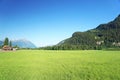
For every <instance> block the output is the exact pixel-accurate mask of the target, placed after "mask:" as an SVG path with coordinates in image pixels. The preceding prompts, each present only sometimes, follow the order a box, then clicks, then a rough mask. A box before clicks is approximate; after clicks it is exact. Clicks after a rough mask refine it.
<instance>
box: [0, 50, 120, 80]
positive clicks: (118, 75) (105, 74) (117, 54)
mask: <svg viewBox="0 0 120 80" xmlns="http://www.w3.org/2000/svg"><path fill="white" fill-rule="evenodd" d="M0 80H120V51H102V50H100V51H99V50H96V51H95V50H84V51H82V50H81V51H80V50H78V51H52V50H46V51H45V50H18V51H13V52H12V51H10V52H9V51H8V52H2V51H1V52H0Z"/></svg>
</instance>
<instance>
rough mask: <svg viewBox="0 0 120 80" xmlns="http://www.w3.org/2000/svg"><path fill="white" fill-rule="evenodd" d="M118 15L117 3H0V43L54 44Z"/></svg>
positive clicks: (92, 0) (32, 0) (93, 0)
mask: <svg viewBox="0 0 120 80" xmlns="http://www.w3.org/2000/svg"><path fill="white" fill-rule="evenodd" d="M118 14H120V0H0V40H3V39H4V38H5V37H9V38H10V39H12V40H14V39H27V40H30V41H32V42H33V43H34V44H35V45H37V46H47V45H53V44H57V43H58V42H59V41H61V40H64V39H66V38H69V37H71V35H72V33H74V32H76V31H86V30H88V29H92V28H95V27H97V26H98V25H99V24H101V23H107V22H109V21H111V20H113V19H114V18H115V17H117V16H118Z"/></svg>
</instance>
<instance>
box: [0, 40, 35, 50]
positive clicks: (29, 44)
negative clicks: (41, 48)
mask: <svg viewBox="0 0 120 80" xmlns="http://www.w3.org/2000/svg"><path fill="white" fill-rule="evenodd" d="M0 45H3V41H0ZM12 46H18V47H20V48H36V46H35V45H34V44H33V43H32V42H31V41H28V40H26V39H19V40H12Z"/></svg>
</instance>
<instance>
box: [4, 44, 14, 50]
mask: <svg viewBox="0 0 120 80" xmlns="http://www.w3.org/2000/svg"><path fill="white" fill-rule="evenodd" d="M2 49H3V50H5V51H11V50H13V48H12V47H10V46H8V45H5V46H3V48H2Z"/></svg>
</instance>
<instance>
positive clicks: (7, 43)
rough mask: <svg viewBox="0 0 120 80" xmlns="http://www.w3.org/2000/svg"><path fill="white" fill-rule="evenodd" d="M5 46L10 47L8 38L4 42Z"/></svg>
mask: <svg viewBox="0 0 120 80" xmlns="http://www.w3.org/2000/svg"><path fill="white" fill-rule="evenodd" d="M4 45H9V39H8V38H7V37H6V38H5V40H4Z"/></svg>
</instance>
